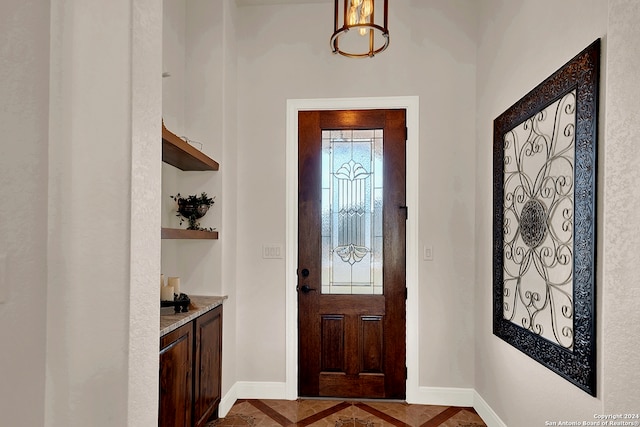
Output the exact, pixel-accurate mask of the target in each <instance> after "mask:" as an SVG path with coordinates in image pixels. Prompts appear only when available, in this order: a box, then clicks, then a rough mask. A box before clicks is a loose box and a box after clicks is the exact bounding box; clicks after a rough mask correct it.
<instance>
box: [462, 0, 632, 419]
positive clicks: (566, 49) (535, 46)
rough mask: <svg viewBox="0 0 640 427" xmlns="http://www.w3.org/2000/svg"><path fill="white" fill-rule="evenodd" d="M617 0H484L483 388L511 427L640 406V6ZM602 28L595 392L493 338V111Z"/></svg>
mask: <svg viewBox="0 0 640 427" xmlns="http://www.w3.org/2000/svg"><path fill="white" fill-rule="evenodd" d="M609 3H610V4H611V7H610V9H609V10H608V2H607V1H606V0H588V1H585V0H571V1H569V0H567V1H562V2H558V1H555V0H546V1H537V2H532V1H523V0H520V1H501V0H488V1H485V2H483V3H482V16H481V21H480V22H481V26H480V38H479V44H478V79H477V87H478V99H477V128H478V135H477V147H478V148H477V161H476V168H477V185H476V246H475V251H476V257H477V258H476V277H477V283H476V296H477V301H476V303H477V305H476V307H477V311H476V329H475V331H476V336H477V339H476V362H475V363H476V369H475V372H476V375H475V388H476V390H477V391H478V393H479V394H480V395H481V396H482V397H483V398H484V399H485V401H486V402H487V403H488V404H489V406H491V408H493V410H494V411H495V412H496V413H497V415H498V416H499V417H500V418H501V419H502V421H504V422H505V423H506V425H509V426H523V427H527V426H539V425H544V422H545V421H561V420H566V421H572V420H574V421H576V420H577V421H583V420H593V414H600V413H605V414H606V413H623V412H625V411H626V412H628V411H636V409H633V408H637V402H638V401H640V393H639V388H638V385H637V384H638V373H637V372H636V371H637V369H635V368H633V367H635V366H638V365H639V362H638V356H637V352H636V351H634V350H632V349H631V347H632V344H631V343H630V342H628V341H629V337H630V336H637V335H638V326H637V325H638V321H637V320H638V315H637V310H635V309H633V307H632V305H634V304H633V303H632V302H631V301H636V302H637V297H638V293H637V290H638V288H637V286H635V287H634V285H633V284H636V283H637V280H636V277H637V274H638V267H637V263H636V262H635V261H632V259H631V258H632V257H635V253H636V252H637V251H636V250H635V249H633V248H635V247H637V245H638V233H637V227H638V223H637V219H635V218H637V217H638V216H637V215H633V214H631V212H635V210H634V208H637V207H638V202H637V200H638V190H637V182H638V173H637V168H636V167H634V165H635V164H636V162H637V160H638V149H637V136H634V137H632V138H629V137H628V136H629V135H630V134H629V129H632V128H634V127H637V126H638V115H637V99H638V98H637V95H638V91H637V83H636V79H635V77H634V76H636V75H637V67H638V42H637V40H638V30H637V25H636V22H637V18H638V17H639V16H640V15H639V14H638V11H639V9H638V5H637V2H634V1H627V2H624V1H617V0H616V1H610V2H609ZM608 16H609V18H608ZM598 37H603V49H602V58H601V67H602V71H601V82H602V83H603V84H602V86H601V98H600V121H599V123H600V132H599V133H600V140H599V145H600V147H599V180H598V185H599V188H598V222H599V226H598V239H599V245H598V255H597V258H598V267H599V268H598V269H597V274H598V276H597V279H596V280H597V283H596V286H597V289H598V297H597V298H598V301H597V313H598V317H597V322H598V334H597V335H598V337H597V338H598V344H597V345H598V364H597V370H598V382H599V386H598V390H597V394H598V397H595V398H594V397H591V396H589V395H588V394H587V393H585V392H583V391H581V390H580V389H578V388H577V387H575V386H573V385H571V384H570V383H568V382H567V381H565V380H564V379H562V378H560V377H559V376H558V375H556V374H554V373H552V372H551V371H550V370H548V369H547V368H545V367H543V366H542V365H540V364H538V363H537V362H535V361H533V360H532V359H530V358H529V357H527V356H526V355H524V354H522V353H520V352H519V351H518V350H516V349H514V348H513V347H511V346H510V345H509V344H507V343H505V342H503V341H502V340H500V339H498V338H497V337H495V336H493V335H492V299H491V292H492V277H491V276H492V271H491V268H492V261H491V256H492V255H491V254H492V250H491V247H492V241H491V239H492V193H491V191H492V123H493V119H495V118H496V117H497V116H498V115H499V114H501V113H502V112H503V111H504V110H506V109H507V108H508V107H509V106H511V105H512V104H513V103H514V102H516V101H517V100H518V99H520V98H521V97H522V96H523V95H524V94H526V93H527V92H528V91H529V90H531V89H533V88H534V87H535V86H536V85H538V84H539V83H540V82H542V81H543V80H544V79H545V78H546V77H547V76H548V75H550V74H551V73H553V72H554V71H555V70H557V69H558V68H559V67H560V66H562V65H563V64H564V63H565V62H567V61H568V60H569V59H571V58H572V57H573V56H574V55H576V54H577V53H578V52H580V51H581V50H582V49H584V48H585V47H587V46H588V45H589V44H590V43H591V42H593V41H594V40H595V39H596V38H598ZM605 83H606V84H605ZM618 114H622V116H618ZM605 132H606V133H605ZM631 182H635V184H634V185H631ZM634 193H635V194H634ZM631 201H633V202H631ZM627 212H628V214H626V213H627ZM631 218H634V219H633V220H631ZM602 224H604V227H603V226H602ZM623 241H624V243H623ZM629 266H631V267H629ZM629 316H632V317H634V318H635V322H634V321H633V320H632V319H630V318H629ZM630 376H632V377H633V378H632V377H630ZM634 378H635V380H634Z"/></svg>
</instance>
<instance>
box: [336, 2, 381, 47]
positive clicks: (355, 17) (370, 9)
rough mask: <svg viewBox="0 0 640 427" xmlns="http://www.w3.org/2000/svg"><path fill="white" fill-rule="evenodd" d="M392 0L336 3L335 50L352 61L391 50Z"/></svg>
mask: <svg viewBox="0 0 640 427" xmlns="http://www.w3.org/2000/svg"><path fill="white" fill-rule="evenodd" d="M387 3H388V0H335V13H334V17H333V34H332V35H331V41H330V43H331V49H332V51H333V53H339V54H340V55H343V56H347V57H350V58H369V57H372V56H374V55H376V54H378V53H380V52H382V51H383V50H385V49H386V48H387V46H389V29H388V27H387V17H388V15H389V11H388V7H387Z"/></svg>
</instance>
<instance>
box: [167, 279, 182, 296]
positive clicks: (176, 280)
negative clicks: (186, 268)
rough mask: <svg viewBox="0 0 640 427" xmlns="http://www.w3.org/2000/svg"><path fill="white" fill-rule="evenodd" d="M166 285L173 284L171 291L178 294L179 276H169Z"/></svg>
mask: <svg viewBox="0 0 640 427" xmlns="http://www.w3.org/2000/svg"><path fill="white" fill-rule="evenodd" d="M167 285H168V286H173V292H175V293H176V294H178V295H180V278H179V277H169V283H167Z"/></svg>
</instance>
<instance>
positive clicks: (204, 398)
mask: <svg viewBox="0 0 640 427" xmlns="http://www.w3.org/2000/svg"><path fill="white" fill-rule="evenodd" d="M195 338H196V344H195V345H196V352H195V355H196V357H195V361H194V367H195V369H194V373H195V375H194V383H193V391H194V398H193V425H194V426H195V427H203V426H204V425H206V424H207V421H208V420H209V419H211V418H217V417H218V405H219V404H220V397H221V396H220V395H221V392H222V387H221V385H222V384H221V381H220V379H221V372H220V370H221V363H220V362H221V352H222V306H219V307H216V308H215V309H213V310H211V311H210V312H208V313H206V314H203V315H202V316H200V317H198V318H197V319H196V320H195Z"/></svg>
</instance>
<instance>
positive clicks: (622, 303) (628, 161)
mask: <svg viewBox="0 0 640 427" xmlns="http://www.w3.org/2000/svg"><path fill="white" fill-rule="evenodd" d="M639 18H640V3H638V2H637V1H636V0H610V1H609V31H608V37H607V46H608V48H607V98H606V112H605V113H606V116H605V117H606V142H605V146H604V162H603V164H601V168H602V169H603V174H604V213H603V215H602V220H603V221H604V233H603V245H604V253H603V258H604V262H603V275H604V281H603V282H602V283H601V286H602V287H603V288H604V290H603V301H602V308H603V309H602V319H603V334H602V340H601V344H600V345H601V346H602V347H603V348H604V351H603V352H602V365H601V366H602V369H603V382H602V399H603V400H604V412H605V413H626V412H638V408H640V406H639V402H640V369H638V367H639V366H640V352H638V351H637V338H638V337H639V336H640V326H638V325H640V310H638V308H637V306H638V302H639V301H640V279H639V277H640V264H639V263H638V251H639V249H640V231H639V230H640V215H638V212H639V210H640V168H638V165H639V164H640V136H639V135H640V134H639V133H638V130H640V103H639V101H638V100H640V85H638V69H640V27H639V26H638V19H639Z"/></svg>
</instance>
